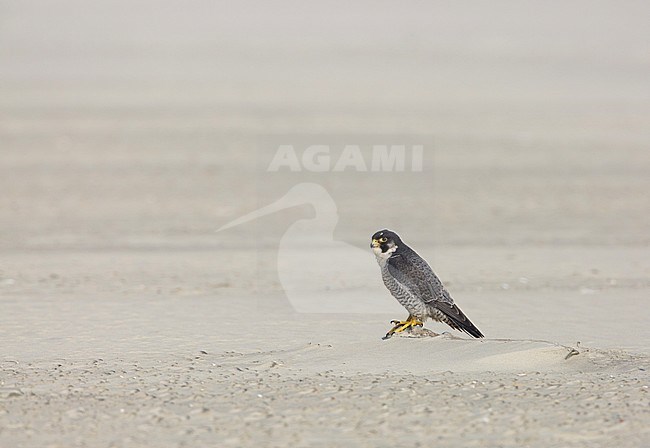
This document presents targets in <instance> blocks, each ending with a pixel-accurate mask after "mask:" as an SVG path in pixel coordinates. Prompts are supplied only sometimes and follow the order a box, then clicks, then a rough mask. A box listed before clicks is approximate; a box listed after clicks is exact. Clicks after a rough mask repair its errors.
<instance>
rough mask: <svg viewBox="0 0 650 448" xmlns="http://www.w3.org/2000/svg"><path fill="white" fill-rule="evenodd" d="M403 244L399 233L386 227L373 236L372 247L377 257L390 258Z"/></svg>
mask: <svg viewBox="0 0 650 448" xmlns="http://www.w3.org/2000/svg"><path fill="white" fill-rule="evenodd" d="M401 244H402V240H401V239H400V237H399V235H397V234H396V233H395V232H392V231H390V230H387V229H384V230H380V231H379V232H377V233H375V234H374V235H373V236H372V242H371V243H370V247H371V248H372V251H373V252H374V253H375V255H376V256H377V257H382V258H388V257H390V256H391V255H392V254H393V252H395V251H396V250H397V248H398V247H399V246H400V245H401Z"/></svg>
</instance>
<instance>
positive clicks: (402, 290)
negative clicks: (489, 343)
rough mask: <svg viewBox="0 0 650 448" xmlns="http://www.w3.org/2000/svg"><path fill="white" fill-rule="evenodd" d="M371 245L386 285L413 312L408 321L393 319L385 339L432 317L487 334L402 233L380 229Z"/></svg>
mask: <svg viewBox="0 0 650 448" xmlns="http://www.w3.org/2000/svg"><path fill="white" fill-rule="evenodd" d="M370 247H371V248H372V251H373V252H374V253H375V257H376V258H377V263H379V267H380V268H381V278H382V280H383V281H384V285H386V288H388V290H389V291H390V293H391V294H392V295H393V297H395V298H396V299H397V301H398V302H399V303H400V304H401V305H402V306H403V307H404V308H406V311H408V312H409V316H408V318H407V319H406V320H404V321H399V320H393V321H391V323H392V324H393V325H394V326H393V328H391V329H390V331H389V332H388V333H386V336H384V338H383V339H388V338H390V337H391V336H392V335H393V334H395V333H401V332H402V331H405V330H409V331H410V330H411V329H412V328H413V327H417V326H420V327H421V326H423V325H424V322H425V321H426V320H427V319H428V318H431V319H433V320H435V321H438V322H444V323H446V324H447V325H449V326H450V327H451V328H453V329H454V330H460V331H463V332H465V333H467V334H468V335H470V336H473V337H475V338H482V337H483V333H481V331H480V330H479V329H478V328H476V326H475V325H474V324H473V323H472V322H471V321H470V320H469V319H468V318H467V316H465V314H464V313H463V312H462V311H461V310H460V308H458V306H456V305H455V304H454V300H453V299H452V298H451V295H449V292H447V290H446V289H445V287H444V286H443V284H442V282H441V281H440V279H439V278H438V277H437V276H436V274H434V273H433V270H432V269H431V267H430V266H429V264H428V263H427V262H426V261H425V260H424V259H423V258H422V257H420V256H419V255H418V254H417V253H416V252H415V251H414V250H413V249H411V248H410V247H408V246H407V245H406V244H405V243H404V242H403V241H402V239H401V238H400V237H399V235H397V234H396V233H395V232H392V231H390V230H386V229H385V230H380V231H379V232H377V233H375V234H374V235H373V236H372V242H371V243H370Z"/></svg>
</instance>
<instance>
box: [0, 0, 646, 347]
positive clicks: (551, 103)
mask: <svg viewBox="0 0 650 448" xmlns="http://www.w3.org/2000/svg"><path fill="white" fill-rule="evenodd" d="M648 17H650V5H649V4H648V2H645V1H628V2H625V3H620V2H613V1H571V2H550V3H549V2H542V1H537V2H535V1H533V2H531V1H524V2H522V1H510V2H488V1H480V2H400V3H399V4H397V3H395V2H354V3H353V4H350V2H309V3H307V2H298V1H296V2H246V1H245V2H213V1H196V2H153V1H151V2H143V1H138V2H134V1H124V2H122V1H111V2H107V1H93V2H87V1H37V2H9V1H3V2H0V249H1V250H2V252H0V276H1V277H2V278H1V279H0V288H2V289H1V290H0V291H1V294H2V297H3V300H4V301H5V305H6V307H7V308H6V309H7V310H8V311H7V313H6V314H5V319H6V322H5V324H6V325H5V326H4V328H5V330H4V331H5V333H6V335H8V334H13V335H15V334H24V335H25V337H27V335H29V334H32V335H33V334H34V333H33V331H34V328H35V327H39V328H44V327H43V321H39V320H38V319H36V318H35V320H34V321H29V322H27V323H26V322H25V321H20V319H18V318H17V316H26V315H34V314H33V313H36V315H37V316H40V318H43V319H45V322H48V320H47V319H51V320H52V322H54V321H55V320H57V315H56V314H51V313H52V310H55V309H57V307H60V306H63V304H66V303H70V302H69V301H71V300H72V301H74V300H80V301H87V300H95V301H96V300H99V301H100V302H101V301H105V302H107V303H108V302H110V303H115V304H116V310H119V309H121V306H122V305H123V304H124V302H123V301H128V303H129V304H132V303H137V301H138V300H147V301H148V302H147V303H150V304H152V303H166V302H165V300H171V299H170V298H188V297H190V298H193V299H192V300H194V301H195V302H196V303H201V304H203V306H206V307H208V309H207V311H206V315H207V316H210V311H209V304H210V303H213V302H214V301H215V300H216V299H217V298H221V299H223V300H230V299H231V298H232V297H233V295H235V294H239V295H240V296H242V297H243V296H246V295H249V296H250V295H251V294H256V293H254V292H253V291H255V290H256V291H262V292H264V294H276V295H278V296H281V295H282V288H281V285H280V284H279V283H278V279H277V273H276V270H275V265H274V263H275V259H276V255H277V246H278V241H279V240H280V237H281V236H282V235H283V233H284V232H285V231H286V229H287V228H288V226H289V225H290V224H291V223H293V222H294V221H295V220H296V219H298V218H304V217H309V216H311V215H312V214H313V211H312V210H311V209H310V208H309V207H307V206H303V207H297V208H292V209H290V210H286V211H284V212H281V213H279V214H276V215H272V216H268V217H265V218H263V219H262V220H260V221H258V222H257V223H255V224H252V223H251V224H250V225H247V226H243V227H241V228H238V229H233V230H232V231H229V232H228V233H215V229H217V228H218V227H220V226H221V225H222V224H224V223H226V222H228V221H230V220H232V219H234V218H236V217H238V216H240V215H242V214H245V213H247V212H249V211H251V210H254V209H256V208H257V207H259V206H261V205H264V204H266V203H269V202H271V201H273V200H275V199H277V198H278V197H280V196H281V195H283V194H284V193H285V192H286V191H287V190H288V189H289V188H291V186H293V185H295V184H296V183H298V182H302V181H310V182H316V183H319V184H321V185H323V186H325V187H326V188H327V189H328V191H329V192H330V194H331V195H332V197H333V198H334V200H335V201H336V204H337V206H338V212H339V222H338V226H337V227H336V230H335V237H336V239H337V240H340V241H345V242H347V243H349V244H352V245H355V246H357V247H358V248H360V249H364V250H367V244H368V238H369V237H370V235H371V234H372V233H373V232H374V231H375V230H377V229H379V228H382V227H391V228H394V229H395V230H399V232H400V233H401V234H402V236H403V237H404V238H405V240H407V241H408V242H410V243H412V244H413V245H415V246H416V247H417V248H418V249H419V251H420V252H421V253H422V254H423V255H425V256H426V257H427V259H429V260H431V261H432V262H433V263H434V267H435V268H436V270H437V271H438V272H439V273H440V275H441V277H442V278H443V280H445V281H446V282H447V283H448V284H449V285H450V288H451V289H452V290H453V291H454V295H455V297H457V300H459V302H462V303H464V304H467V308H469V309H472V308H473V314H472V313H470V314H472V315H473V316H475V315H477V314H478V315H479V316H481V315H482V316H483V317H482V318H481V319H480V320H482V323H483V324H482V325H479V326H480V327H481V328H482V329H483V331H484V332H486V334H487V333H489V334H490V335H493V336H504V337H505V336H523V335H526V334H528V333H529V332H530V329H531V326H530V325H531V323H533V322H541V323H539V324H538V325H539V326H538V327H537V328H536V329H537V330H538V331H539V332H538V333H537V334H536V335H537V336H540V337H542V336H545V337H549V338H553V337H554V335H556V333H555V332H556V331H557V328H552V327H549V328H548V329H547V330H546V329H545V326H544V325H543V323H544V322H553V321H554V320H555V319H556V317H557V315H558V313H559V314H564V315H570V316H572V317H571V319H572V320H571V321H570V323H568V324H567V325H564V326H563V327H564V328H565V329H564V331H565V333H562V336H561V337H566V339H567V340H573V341H575V339H577V338H583V337H585V336H584V335H585V332H587V333H588V338H591V340H592V341H593V340H596V339H597V338H599V337H600V338H615V337H616V334H621V333H624V332H627V334H628V336H629V339H634V340H635V341H636V342H632V341H631V340H627V341H626V343H625V344H623V343H621V341H620V340H619V341H617V340H611V342H610V344H609V345H611V346H616V347H619V346H625V347H634V348H635V349H637V350H645V349H646V348H645V347H646V344H645V343H644V342H643V340H647V337H646V336H648V333H647V332H648V330H647V328H646V327H647V325H646V324H647V317H648V316H647V313H648V311H647V309H648V308H647V304H646V301H647V295H648V288H649V285H648V274H649V273H650V272H649V270H650V262H649V256H648V244H649V243H650V237H649V235H650V232H649V230H650V212H649V205H650V204H649V200H648V191H650V155H649V149H650V82H649V80H650V57H649V56H648V55H650V27H648ZM310 134H314V135H319V136H321V137H322V136H325V138H326V137H327V136H332V138H339V139H340V138H341V136H350V140H351V142H350V143H355V141H354V140H355V136H357V135H359V136H363V138H367V136H373V135H378V136H381V135H387V136H388V137H386V138H387V139H388V140H391V139H395V137H394V136H395V135H409V136H413V135H415V136H417V135H423V136H426V138H427V139H430V140H428V141H431V142H433V143H432V144H431V145H430V146H428V147H427V152H426V154H425V170H424V171H423V172H422V173H401V174H396V173H354V172H348V173H344V174H333V173H320V174H312V173H298V174H296V173H286V172H285V173H284V174H277V173H275V174H269V173H266V172H265V171H264V169H263V167H264V166H265V165H266V164H268V161H270V159H271V157H272V154H266V153H264V152H263V151H260V149H259V148H260V141H264V139H265V138H271V137H268V136H276V137H273V138H278V137H277V136H280V137H279V140H285V141H288V142H289V143H290V142H291V141H292V139H293V138H294V136H296V137H295V138H296V139H297V140H299V141H301V142H304V141H306V140H308V137H305V135H307V136H308V135H310ZM378 139H379V140H381V139H382V137H378ZM271 140H272V139H271ZM272 141H276V140H272ZM313 143H314V144H316V143H322V142H321V141H314V142H313ZM262 146H263V145H262ZM368 262H369V263H374V260H373V259H372V256H371V254H370V252H369V251H368ZM368 281H369V282H370V281H372V282H375V283H376V287H377V289H376V293H377V294H386V292H385V291H383V290H381V285H380V284H379V276H378V275H377V278H372V279H369V280H368ZM375 283H373V285H374V284H375ZM255 288H257V289H255ZM374 293H375V292H373V294H374ZM549 297H553V298H554V300H555V299H557V300H559V302H558V303H559V305H553V306H550V307H549V306H547V305H546V304H547V303H548V302H547V300H548V298H549ZM558 297H560V298H559V299H558ZM188 300H189V299H188ZM251 300H253V299H251ZM612 302H615V303H616V307H617V308H616V309H617V310H618V311H617V313H618V314H617V315H616V316H617V319H615V320H616V321H617V322H618V323H617V324H615V325H614V326H613V327H607V326H606V324H607V323H608V321H609V317H610V316H611V313H612V311H611V306H612ZM74 303H76V302H74ZM521 303H528V304H534V307H533V311H530V310H528V311H525V312H524V311H517V309H518V308H517V307H518V306H519V305H518V304H521ZM463 307H464V308H465V305H464V306H463ZM72 308H74V307H72ZM80 309H81V310H83V311H80V312H81V313H82V315H87V313H92V312H93V311H92V309H86V308H83V307H82V308H80ZM93 309H94V308H93ZM499 309H501V310H504V309H509V310H511V312H512V313H513V315H512V319H511V321H510V323H508V325H506V326H504V327H500V326H499V325H500V323H499V322H500V320H499V319H500V312H499ZM639 310H640V311H639ZM644 310H645V311H644ZM111 312H116V313H119V311H115V310H113V311H111ZM148 312H153V311H151V309H149V310H148V311H147V313H148ZM84 313H86V314H84ZM490 313H492V314H490ZM172 317H173V316H170V319H171V318H172ZM176 317H177V318H179V319H182V317H180V316H178V315H177V316H176ZM392 317H393V318H394V317H396V316H392ZM16 319H18V320H16ZM97 321H102V319H99V318H98V319H97ZM52 322H50V323H52ZM501 323H503V322H501ZM574 324H575V325H576V326H580V325H582V326H581V327H579V329H576V330H575V332H573V330H572V329H573V328H574V327H573V325H574ZM12 325H13V327H12ZM60 325H61V331H65V327H66V325H65V323H63V324H60ZM88 325H90V324H88ZM107 325H108V324H107ZM589 325H591V327H589V328H591V330H589V331H587V330H585V328H586V327H585V326H589ZM486 326H487V328H488V329H487V330H485V329H484V327H486ZM490 326H492V328H490ZM49 328H50V330H52V328H59V327H56V326H54V327H49ZM106 328H109V327H106ZM506 328H507V330H506ZM576 328H577V327H576ZM630 328H631V330H630ZM0 331H2V330H0ZM41 331H44V330H41ZM52 331H53V330H52ZM107 331H108V330H107ZM119 331H127V330H125V329H121V330H119ZM606 331H610V332H611V333H603V332H606ZM21 332H22V333H21ZM644 332H645V333H644ZM46 336H48V335H47V334H45V333H43V337H46ZM642 336H643V337H642ZM574 338H575V339H574ZM601 342H602V341H601ZM89 343H90V342H89ZM605 345H607V344H605ZM6 347H7V346H6Z"/></svg>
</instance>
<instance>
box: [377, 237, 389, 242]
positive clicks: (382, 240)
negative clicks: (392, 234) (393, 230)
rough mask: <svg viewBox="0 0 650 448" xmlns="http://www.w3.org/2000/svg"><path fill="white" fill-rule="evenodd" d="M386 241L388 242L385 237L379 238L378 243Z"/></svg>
mask: <svg viewBox="0 0 650 448" xmlns="http://www.w3.org/2000/svg"><path fill="white" fill-rule="evenodd" d="M386 241H388V238H386V237H385V236H383V237H381V238H379V242H380V243H385V242H386Z"/></svg>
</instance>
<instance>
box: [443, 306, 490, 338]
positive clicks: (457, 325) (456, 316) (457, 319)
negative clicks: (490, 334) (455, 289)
mask: <svg viewBox="0 0 650 448" xmlns="http://www.w3.org/2000/svg"><path fill="white" fill-rule="evenodd" d="M435 307H436V309H438V310H439V311H441V312H442V314H444V315H445V317H446V318H447V319H446V320H445V323H446V324H447V325H449V326H450V327H451V328H453V329H454V330H459V331H464V332H465V333H467V334H468V335H470V336H474V337H475V338H482V337H484V336H483V333H481V331H480V330H479V329H478V328H476V325H474V324H473V323H472V321H471V320H469V319H468V318H467V316H465V314H464V313H463V312H462V311H461V310H460V308H458V307H457V306H456V305H455V304H449V303H444V302H437V303H436V305H435Z"/></svg>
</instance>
